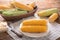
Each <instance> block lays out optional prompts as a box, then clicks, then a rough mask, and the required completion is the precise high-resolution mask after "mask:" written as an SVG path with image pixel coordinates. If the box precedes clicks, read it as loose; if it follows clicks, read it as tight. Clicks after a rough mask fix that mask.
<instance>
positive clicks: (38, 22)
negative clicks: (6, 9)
mask: <svg viewBox="0 0 60 40" xmlns="http://www.w3.org/2000/svg"><path fill="white" fill-rule="evenodd" d="M22 23H23V25H43V26H45V25H47V21H46V20H45V19H40V20H34V19H31V20H25V21H23V22H22Z"/></svg>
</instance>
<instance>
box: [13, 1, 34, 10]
mask: <svg viewBox="0 0 60 40" xmlns="http://www.w3.org/2000/svg"><path fill="white" fill-rule="evenodd" d="M12 4H13V5H15V6H16V7H18V8H20V9H22V10H27V11H32V10H33V8H32V7H29V6H27V5H24V4H22V3H19V2H15V1H14V2H12Z"/></svg>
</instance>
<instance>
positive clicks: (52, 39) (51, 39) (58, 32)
mask: <svg viewBox="0 0 60 40" xmlns="http://www.w3.org/2000/svg"><path fill="white" fill-rule="evenodd" d="M32 18H33V19H35V17H33V16H32V17H28V18H24V19H22V20H20V21H17V22H14V23H10V26H12V27H13V28H14V30H15V31H16V32H17V33H19V32H18V30H17V29H18V27H19V25H20V23H21V22H22V21H23V20H26V19H32ZM48 25H49V26H48V27H49V33H48V35H47V36H45V37H41V38H31V37H27V36H23V37H22V38H19V37H18V36H17V35H16V34H14V33H13V32H11V31H10V30H8V34H9V35H10V36H11V37H12V38H13V39H14V40H56V39H57V38H59V37H60V24H58V23H56V22H55V23H48ZM19 34H20V33H19Z"/></svg>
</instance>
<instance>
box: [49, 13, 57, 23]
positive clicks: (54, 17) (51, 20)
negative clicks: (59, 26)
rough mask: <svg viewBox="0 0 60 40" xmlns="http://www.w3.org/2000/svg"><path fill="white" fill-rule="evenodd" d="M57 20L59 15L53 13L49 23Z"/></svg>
mask: <svg viewBox="0 0 60 40" xmlns="http://www.w3.org/2000/svg"><path fill="white" fill-rule="evenodd" d="M57 18H58V14H57V13H53V14H52V15H51V16H50V17H49V22H54V21H55V20H56V19H57Z"/></svg>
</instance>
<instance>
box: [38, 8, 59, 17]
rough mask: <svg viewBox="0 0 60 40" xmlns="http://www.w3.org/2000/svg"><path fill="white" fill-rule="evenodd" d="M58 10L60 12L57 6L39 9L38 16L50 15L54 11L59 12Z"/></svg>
mask: <svg viewBox="0 0 60 40" xmlns="http://www.w3.org/2000/svg"><path fill="white" fill-rule="evenodd" d="M57 12H58V9H57V8H51V9H47V10H42V11H39V12H38V16H40V17H46V16H50V15H52V14H53V13H57Z"/></svg>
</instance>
